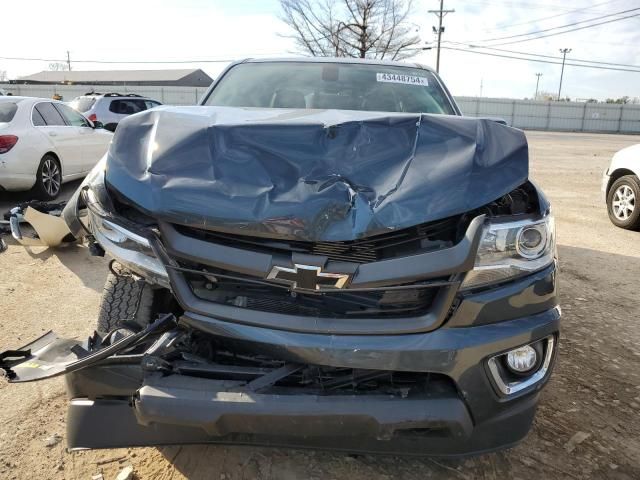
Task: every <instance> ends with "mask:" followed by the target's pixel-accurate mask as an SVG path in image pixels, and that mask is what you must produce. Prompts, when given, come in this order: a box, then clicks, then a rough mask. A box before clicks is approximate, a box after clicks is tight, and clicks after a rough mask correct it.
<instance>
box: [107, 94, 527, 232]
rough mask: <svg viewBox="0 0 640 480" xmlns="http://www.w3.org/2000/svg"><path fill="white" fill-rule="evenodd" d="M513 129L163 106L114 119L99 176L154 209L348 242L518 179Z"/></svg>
mask: <svg viewBox="0 0 640 480" xmlns="http://www.w3.org/2000/svg"><path fill="white" fill-rule="evenodd" d="M527 177H528V147H527V141H526V138H525V135H524V133H523V132H522V131H520V130H517V129H513V128H510V127H506V126H504V125H500V124H498V123H496V122H493V121H491V120H486V119H473V118H466V117H459V116H447V115H420V114H403V113H399V114H393V113H378V112H361V111H338V110H289V109H249V108H230V107H162V108H157V109H153V110H151V111H148V112H143V113H140V114H137V115H134V116H131V117H128V118H127V119H125V120H123V121H122V122H121V123H120V125H119V127H118V130H117V131H116V134H115V136H114V139H113V142H112V144H111V147H110V149H109V152H108V154H107V163H106V171H105V180H106V183H107V185H108V186H109V188H110V189H112V190H113V191H115V192H117V193H118V195H119V196H120V199H121V200H123V201H126V202H129V203H131V204H133V205H135V206H136V207H137V208H139V209H140V210H142V211H143V212H145V213H147V214H149V215H151V216H153V217H155V218H157V219H160V220H164V221H168V222H172V223H177V224H182V225H189V226H195V227H199V228H210V229H214V230H220V231H228V232H233V233H241V234H245V235H255V236H269V237H272V238H286V239H297V240H309V241H348V240H353V239H356V238H361V237H365V236H370V235H375V234H379V233H384V232H388V231H389V230H393V229H401V228H406V227H410V226H413V225H417V224H420V223H425V222H429V221H432V220H437V219H441V218H445V217H448V216H452V215H456V214H461V213H463V212H466V211H469V210H473V209H475V208H479V207H481V206H483V205H486V204H487V203H490V202H492V201H494V200H496V199H497V198H499V197H501V196H502V195H505V194H507V193H509V192H510V191H511V190H513V189H514V188H516V187H518V186H519V185H521V184H522V183H524V182H525V181H526V180H527Z"/></svg>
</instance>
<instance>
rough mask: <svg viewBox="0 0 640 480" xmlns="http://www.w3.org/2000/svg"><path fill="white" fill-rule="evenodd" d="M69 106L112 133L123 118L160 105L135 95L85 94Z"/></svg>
mask: <svg viewBox="0 0 640 480" xmlns="http://www.w3.org/2000/svg"><path fill="white" fill-rule="evenodd" d="M69 105H70V106H71V107H73V108H75V109H76V110H78V111H79V112H82V113H83V114H84V116H85V117H87V118H88V119H89V120H91V121H92V122H100V123H102V124H103V125H104V128H106V129H107V130H111V131H112V132H114V131H115V130H116V127H117V126H118V123H120V120H122V119H123V118H125V117H127V116H129V115H132V114H134V113H138V112H143V111H145V110H149V109H150V108H153V107H157V106H158V105H162V104H161V103H160V102H158V101H156V100H151V99H150V98H146V97H143V96H142V95H137V94H135V93H129V94H126V95H122V94H120V93H87V94H85V95H81V96H80V97H76V98H74V99H73V100H72V101H71V102H70V103H69Z"/></svg>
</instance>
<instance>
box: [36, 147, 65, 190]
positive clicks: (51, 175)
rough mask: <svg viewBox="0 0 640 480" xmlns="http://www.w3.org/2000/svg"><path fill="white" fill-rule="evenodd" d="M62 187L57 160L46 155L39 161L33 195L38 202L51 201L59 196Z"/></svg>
mask: <svg viewBox="0 0 640 480" xmlns="http://www.w3.org/2000/svg"><path fill="white" fill-rule="evenodd" d="M61 187H62V170H61V169H60V163H59V162H58V159H57V158H56V157H54V156H53V155H51V154H47V155H45V156H44V157H42V160H40V165H39V166H38V171H37V173H36V184H35V185H34V187H33V190H34V193H35V195H36V196H37V197H38V198H39V199H40V200H53V199H55V198H56V197H57V196H58V195H60V189H61Z"/></svg>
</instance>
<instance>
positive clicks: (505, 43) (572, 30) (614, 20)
mask: <svg viewBox="0 0 640 480" xmlns="http://www.w3.org/2000/svg"><path fill="white" fill-rule="evenodd" d="M638 16H640V13H634V14H633V15H627V16H626V17H620V18H614V19H612V20H607V21H605V22H600V23H594V24H592V25H585V26H583V27H578V28H572V29H569V30H565V31H564V32H556V33H549V34H547V35H539V36H537V37H533V38H525V39H523V40H514V41H512V42H504V43H494V44H493V45H491V46H492V47H501V46H503V45H512V44H514V43H523V42H530V41H532V40H539V39H541V38H547V37H555V36H557V35H564V34H565V33H570V32H576V31H578V30H584V29H586V28H593V27H597V26H599V25H606V24H608V23H613V22H619V21H621V20H626V19H628V18H634V17H638Z"/></svg>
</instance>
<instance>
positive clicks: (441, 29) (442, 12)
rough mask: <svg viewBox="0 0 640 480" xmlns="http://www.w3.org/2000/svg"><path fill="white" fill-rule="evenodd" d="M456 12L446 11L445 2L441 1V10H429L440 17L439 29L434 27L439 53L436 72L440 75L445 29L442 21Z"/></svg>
mask: <svg viewBox="0 0 640 480" xmlns="http://www.w3.org/2000/svg"><path fill="white" fill-rule="evenodd" d="M453 12H455V10H445V9H444V0H440V10H429V13H433V14H434V15H435V16H436V17H438V29H437V30H436V27H433V33H437V34H438V53H437V54H436V72H437V73H440V40H441V38H442V34H443V33H444V27H443V26H442V19H443V18H444V17H445V16H446V15H447V13H453Z"/></svg>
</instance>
